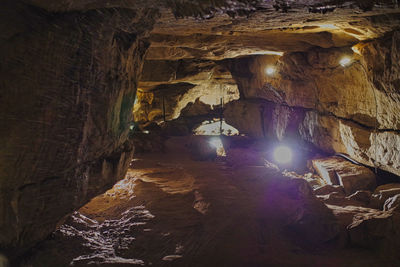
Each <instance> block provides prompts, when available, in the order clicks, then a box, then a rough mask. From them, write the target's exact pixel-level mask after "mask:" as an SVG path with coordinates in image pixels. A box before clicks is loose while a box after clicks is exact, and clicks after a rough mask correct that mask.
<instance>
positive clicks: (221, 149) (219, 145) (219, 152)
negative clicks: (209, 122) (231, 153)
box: [209, 137, 226, 156]
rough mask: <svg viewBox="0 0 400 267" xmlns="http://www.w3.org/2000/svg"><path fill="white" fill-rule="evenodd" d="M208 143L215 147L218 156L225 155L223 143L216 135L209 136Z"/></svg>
mask: <svg viewBox="0 0 400 267" xmlns="http://www.w3.org/2000/svg"><path fill="white" fill-rule="evenodd" d="M209 143H210V145H211V146H212V147H215V148H216V149H217V155H218V156H226V153H225V149H224V145H223V144H222V141H221V139H220V138H218V137H214V138H211V140H210V141H209Z"/></svg>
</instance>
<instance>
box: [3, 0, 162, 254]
mask: <svg viewBox="0 0 400 267" xmlns="http://www.w3.org/2000/svg"><path fill="white" fill-rule="evenodd" d="M3 7H4V8H3ZM1 13H2V14H1V16H0V20H1V23H0V25H1V26H2V30H1V31H0V32H1V33H0V51H1V53H0V69H1V72H0V73H1V74H0V75H1V76H0V77H1V78H0V81H1V82H0V116H1V121H0V123H1V125H0V162H1V166H0V233H1V234H0V249H2V250H6V251H8V253H10V254H12V255H14V256H15V254H16V253H18V252H20V251H21V250H23V249H25V248H28V247H29V246H30V245H32V244H34V243H35V242H37V241H38V240H41V239H43V238H44V237H46V236H47V235H48V234H49V233H50V232H51V231H53V230H54V228H55V226H56V224H57V222H58V221H59V220H60V219H61V218H63V216H65V215H66V214H68V213H70V212H71V211H73V210H74V209H76V208H78V207H80V206H81V205H83V204H84V203H86V202H87V201H88V200H89V199H90V198H92V197H93V196H95V195H97V194H99V193H102V192H104V191H105V190H106V189H108V188H110V187H111V186H112V185H113V184H114V183H115V182H116V181H117V180H118V179H121V178H123V176H124V174H125V171H126V169H127V167H128V164H129V162H130V158H131V156H132V153H133V148H132V145H131V144H130V143H129V142H127V137H128V123H129V122H130V121H131V120H132V118H131V116H132V113H131V112H132V106H133V102H134V98H135V93H136V86H137V81H138V75H139V74H140V72H141V68H142V62H143V58H144V56H145V52H146V49H147V48H148V45H149V44H148V42H147V41H146V38H147V34H148V31H149V30H150V29H151V27H152V25H153V23H154V19H155V15H156V12H155V11H154V10H151V9H142V10H136V11H133V10H129V9H123V8H113V9H95V10H88V11H85V12H78V11H76V12H72V11H71V12H68V13H58V14H53V13H49V12H47V11H44V10H42V9H38V8H35V7H32V6H27V5H23V4H19V3H18V2H11V1H9V2H7V3H5V5H4V6H2V10H1ZM3 27H4V28H3Z"/></svg>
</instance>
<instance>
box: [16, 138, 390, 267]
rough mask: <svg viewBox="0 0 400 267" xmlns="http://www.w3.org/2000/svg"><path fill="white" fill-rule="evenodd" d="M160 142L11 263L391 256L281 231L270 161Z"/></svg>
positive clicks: (361, 262) (253, 262)
mask: <svg viewBox="0 0 400 267" xmlns="http://www.w3.org/2000/svg"><path fill="white" fill-rule="evenodd" d="M167 151H168V152H166V153H159V154H143V155H138V156H136V158H135V159H134V161H133V162H132V168H131V169H130V170H129V172H128V174H127V175H126V177H125V179H123V180H122V181H120V182H119V183H118V184H116V185H115V186H114V188H113V189H111V190H109V191H107V192H106V193H105V194H103V195H100V196H98V197H96V198H94V199H93V200H92V201H91V202H90V203H88V204H87V205H85V206H84V207H82V208H81V209H80V210H79V211H77V212H75V213H73V214H72V215H71V216H70V217H69V218H68V219H67V220H66V221H65V223H64V224H63V225H61V226H60V227H59V228H58V230H57V231H56V232H54V234H53V235H52V236H50V237H49V238H48V240H46V241H44V242H42V243H41V244H39V245H38V246H36V247H35V248H34V249H33V250H32V251H31V252H30V253H29V255H27V257H26V258H25V259H23V260H22V264H21V265H22V266H38V267H39V266H70V265H72V266H86V265H89V264H92V265H95V266H96V265H101V266H129V265H133V266H193V267H195V266H199V267H200V266H202V267H205V266H391V264H390V263H389V262H385V260H384V259H381V258H379V256H378V255H376V254H375V253H374V252H373V251H369V250H364V249H357V248H346V247H341V246H339V245H338V244H337V243H338V242H337V240H336V241H330V242H324V243H321V242H319V243H315V242H314V243H313V242H308V241H307V240H308V239H307V238H305V237H304V235H302V233H298V232H291V231H288V229H287V227H286V222H285V219H286V218H285V213H284V212H283V211H282V208H281V207H282V205H285V203H286V202H285V201H286V200H285V199H284V198H280V196H278V195H276V194H275V195H274V194H271V193H270V192H271V191H269V186H270V184H271V183H270V180H271V179H273V177H272V176H274V175H275V174H274V173H272V172H271V171H270V170H268V169H266V168H264V167H262V166H242V167H230V166H227V164H225V163H224V162H223V161H218V160H217V161H193V160H192V159H191V157H190V155H189V154H188V152H187V151H186V149H185V147H184V145H183V143H182V140H181V139H179V138H178V139H171V140H169V142H168V143H167ZM288 203H289V202H288ZM288 205H290V204H288ZM311 230H312V229H311ZM311 232H312V231H311ZM308 234H309V232H308ZM306 239H307V240H306ZM339 243H340V242H339Z"/></svg>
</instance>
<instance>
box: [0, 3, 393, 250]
mask: <svg viewBox="0 0 400 267" xmlns="http://www.w3.org/2000/svg"><path fill="white" fill-rule="evenodd" d="M3 2H4V3H3V4H2V8H1V11H0V14H1V15H0V22H1V24H0V51H1V52H0V70H1V72H0V80H1V82H0V115H1V120H0V141H1V148H0V162H1V168H0V233H1V235H0V249H1V250H4V251H6V252H7V254H9V255H10V256H11V257H15V255H17V254H19V253H21V252H22V251H24V250H26V249H27V248H29V247H31V246H32V245H33V244H35V243H36V242H38V241H40V240H42V239H44V238H45V237H46V236H47V235H48V234H49V233H51V232H52V231H53V230H54V228H55V227H56V224H57V223H58V222H59V221H60V220H61V219H62V218H63V217H64V216H66V215H67V214H70V213H71V212H73V211H74V210H76V209H77V208H79V207H80V206H82V205H83V204H85V203H86V202H87V201H89V200H90V199H91V198H92V197H94V196H96V195H98V194H99V193H102V192H104V191H105V190H106V189H108V188H110V187H111V186H112V185H113V184H114V183H115V182H116V181H117V180H119V179H121V178H123V176H124V175H125V172H126V169H127V168H128V164H129V162H130V160H131V157H132V154H133V151H134V147H133V145H132V143H131V141H130V140H129V138H128V137H129V126H132V124H133V120H136V122H137V123H139V124H141V125H140V126H141V127H144V126H149V125H153V126H154V124H152V123H155V122H158V123H160V122H162V121H163V120H164V119H165V120H168V121H170V122H169V124H166V126H164V127H165V128H164V131H165V132H167V133H174V132H175V133H177V134H182V133H185V134H190V132H191V130H192V129H193V128H194V127H195V126H196V125H199V124H201V122H202V121H204V120H205V119H213V118H215V117H217V118H218V117H219V116H222V110H224V113H223V116H224V117H225V118H224V119H225V120H226V122H227V123H229V124H230V125H232V126H233V127H235V128H237V129H238V130H239V132H240V133H241V134H245V135H248V136H249V137H251V138H261V139H262V138H270V139H273V140H278V141H286V140H297V141H298V142H299V143H301V144H307V145H309V146H310V147H312V148H313V149H317V150H318V151H320V152H323V153H327V154H334V153H346V154H348V155H349V156H350V157H351V158H353V159H355V160H356V161H358V162H360V163H362V164H365V165H366V166H370V167H377V168H379V169H382V170H385V171H388V172H390V173H392V174H396V175H400V149H399V144H400V89H399V87H400V82H399V81H400V65H399V64H400V63H399V62H400V33H399V30H398V28H399V25H400V10H399V8H398V5H397V1H391V0H390V1H358V0H357V1H327V0H319V1H308V0H302V1H264V0H256V1H250V0H235V1H227V0H207V1H202V0H184V1H178V0H170V1H161V0H140V1H135V0H127V1H125V0H117V1H100V0H85V1H77V0H62V1H50V0H18V1H11V0H6V1H3ZM289 11H290V12H289ZM143 65H144V67H143ZM142 67H143V72H142ZM267 68H269V69H267ZM137 88H139V89H138V94H136V91H137V90H136V89H137ZM135 99H136V105H135V108H133V106H134V103H135ZM208 105H209V106H208ZM132 112H133V114H132ZM196 116H198V118H196V119H193V118H195V117H196ZM185 117H186V119H185ZM188 118H189V119H188ZM189 124H190V125H189ZM168 127H169V128H168ZM179 127H181V128H180V129H177V128H179ZM239 153H240V152H239ZM343 183H344V182H343ZM369 185H370V184H368V186H365V187H360V188H359V187H357V188H349V187H347V186H346V187H345V191H346V193H347V194H348V195H350V194H351V195H352V196H353V195H354V194H353V193H355V194H357V190H365V189H370V188H369ZM336 193H337V192H336ZM382 194H384V190H382V191H379V192H375V194H374V195H377V196H374V195H372V196H371V202H373V199H378V200H377V202H378V204H379V206H382V207H381V208H383V206H385V209H387V210H392V207H393V209H394V207H395V206H396V205H397V204H396V203H398V198H396V199H391V200H390V201H389V198H386V197H385V201H389V202H387V203H386V204H385V201H383V200H382V199H381V198H380V197H379V196H380V195H382ZM362 196H365V193H358V195H356V196H353V197H352V199H351V200H352V201H353V200H354V199H362ZM348 197H350V196H348ZM390 197H396V194H395V195H390ZM382 202H383V203H382ZM395 204H396V205H395ZM390 212H392V211H390ZM397 217H398V216H397V214H395V213H390V214H389V213H382V214H381V215H379V216H378V215H376V216H375V215H374V216H366V217H363V218H360V220H359V221H358V222H353V224H352V226H351V227H350V236H351V240H352V242H354V243H355V244H358V243H360V242H364V241H365V240H366V239H368V242H373V241H374V240H375V238H379V237H380V236H381V235H382V233H373V236H372V237H371V238H370V236H366V235H365V234H364V232H363V231H364V230H359V229H370V228H371V227H373V226H374V225H375V222H376V221H378V222H381V221H382V220H383V221H384V222H385V223H387V220H388V218H393V220H398V218H397ZM393 231H397V228H393ZM383 234H388V233H386V232H385V233H383ZM360 240H361V241H360ZM363 240H364V241H363ZM0 256H1V255H0Z"/></svg>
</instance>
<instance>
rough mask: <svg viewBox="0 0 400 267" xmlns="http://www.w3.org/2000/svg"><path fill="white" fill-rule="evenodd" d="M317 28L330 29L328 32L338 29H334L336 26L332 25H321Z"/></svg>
mask: <svg viewBox="0 0 400 267" xmlns="http://www.w3.org/2000/svg"><path fill="white" fill-rule="evenodd" d="M319 27H320V28H322V29H330V30H337V29H339V28H338V27H336V26H335V25H333V24H322V25H319Z"/></svg>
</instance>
